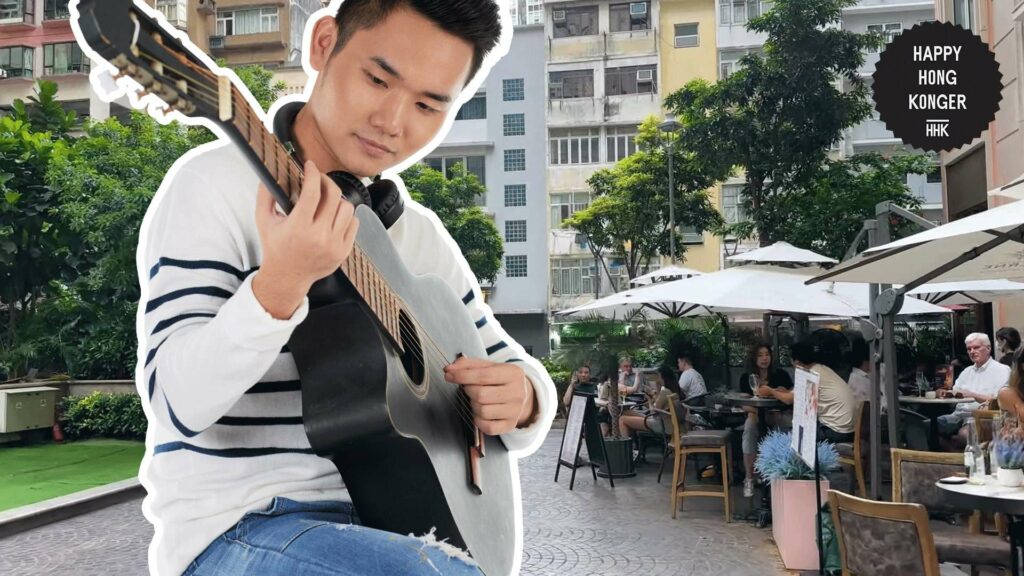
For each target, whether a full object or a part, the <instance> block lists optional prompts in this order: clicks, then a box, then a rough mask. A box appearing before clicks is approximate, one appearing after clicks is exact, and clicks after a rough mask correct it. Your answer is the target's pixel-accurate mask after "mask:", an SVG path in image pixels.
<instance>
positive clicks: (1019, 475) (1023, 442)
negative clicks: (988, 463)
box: [992, 417, 1024, 487]
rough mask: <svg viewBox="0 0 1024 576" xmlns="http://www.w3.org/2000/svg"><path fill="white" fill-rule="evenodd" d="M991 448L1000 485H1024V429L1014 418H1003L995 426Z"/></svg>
mask: <svg viewBox="0 0 1024 576" xmlns="http://www.w3.org/2000/svg"><path fill="white" fill-rule="evenodd" d="M994 432H995V434H994V435H993V436H994V437H993V439H992V448H993V451H994V452H995V457H996V462H997V463H998V464H999V468H998V469H997V470H996V481H997V482H998V483H999V484H1000V485H1002V486H1009V487H1017V486H1021V485H1024V430H1022V429H1021V427H1020V424H1019V423H1018V421H1017V419H1016V418H1009V417H1006V418H1003V419H1002V422H1001V423H1000V424H999V425H998V426H997V427H995V430H994Z"/></svg>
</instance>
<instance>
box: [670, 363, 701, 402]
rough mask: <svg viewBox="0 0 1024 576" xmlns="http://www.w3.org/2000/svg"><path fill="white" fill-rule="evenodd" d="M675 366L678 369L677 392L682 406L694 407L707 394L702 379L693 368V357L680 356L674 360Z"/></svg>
mask: <svg viewBox="0 0 1024 576" xmlns="http://www.w3.org/2000/svg"><path fill="white" fill-rule="evenodd" d="M676 366H677V367H678V368H679V390H680V391H681V392H682V393H681V394H680V396H679V397H680V399H681V400H682V401H683V403H684V404H688V405H690V406H694V405H696V403H698V402H700V401H701V400H702V399H703V398H704V396H707V394H708V387H707V386H706V385H705V384H704V377H703V376H701V375H700V372H697V369H696V368H694V367H693V356H691V355H689V354H686V353H684V354H682V355H680V356H679V357H678V358H676Z"/></svg>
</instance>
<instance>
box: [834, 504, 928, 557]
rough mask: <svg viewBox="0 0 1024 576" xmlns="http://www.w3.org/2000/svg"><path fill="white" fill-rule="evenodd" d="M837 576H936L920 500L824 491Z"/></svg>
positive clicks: (926, 514) (924, 511) (925, 517)
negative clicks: (838, 566) (832, 528)
mask: <svg viewBox="0 0 1024 576" xmlns="http://www.w3.org/2000/svg"><path fill="white" fill-rule="evenodd" d="M828 499H829V503H830V504H831V508H832V522H833V523H834V524H835V527H836V538H837V542H838V543H839V557H840V559H841V560H842V566H843V576H904V575H905V574H919V575H922V576H939V559H938V555H937V554H936V552H935V541H934V539H933V537H932V531H931V527H930V526H929V525H928V512H927V511H926V510H925V508H924V506H921V505H920V504H898V503H891V502H875V501H874V500H865V499H863V498H857V497H856V496H850V495H848V494H843V493H842V492H839V491H836V490H829V491H828Z"/></svg>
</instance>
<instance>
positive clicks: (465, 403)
mask: <svg viewBox="0 0 1024 576" xmlns="http://www.w3.org/2000/svg"><path fill="white" fill-rule="evenodd" d="M140 54H142V55H144V56H145V57H147V58H149V59H150V60H151V61H153V62H157V59H156V58H155V57H153V56H152V55H150V54H148V53H145V52H140ZM164 70H165V72H166V71H167V70H169V71H170V72H172V73H174V74H176V75H177V76H179V78H180V79H182V80H185V82H186V85H191V86H195V87H197V88H199V89H200V91H201V92H202V91H205V92H206V93H207V94H208V95H209V96H210V97H209V98H205V99H204V100H205V102H206V103H207V104H208V105H213V104H214V102H213V101H212V96H213V95H214V94H215V92H214V91H213V90H212V89H207V88H203V87H202V86H201V85H199V84H195V83H194V82H193V81H192V80H190V79H189V78H188V77H187V76H185V75H184V74H183V73H181V72H179V71H178V70H177V69H176V68H175V67H174V66H173V65H172V66H167V65H166V64H164ZM195 72H197V73H199V74H200V75H206V77H207V78H209V76H210V75H208V74H206V72H205V71H203V70H199V69H196V70H195ZM231 88H232V94H231V96H232V100H233V101H234V102H239V101H240V103H241V104H243V106H242V110H243V111H244V115H242V116H239V120H241V121H243V122H244V123H245V128H246V130H247V132H248V133H249V134H252V127H253V122H250V120H255V121H256V122H255V124H256V125H258V126H259V128H260V129H261V130H263V131H264V132H263V134H262V136H261V137H262V138H265V137H266V135H267V132H266V128H265V125H264V124H263V123H262V122H259V119H258V118H254V117H252V110H251V107H250V106H248V102H247V101H245V100H244V98H242V96H241V93H240V92H239V91H238V90H237V89H236V88H235V87H234V86H233V85H232V86H231ZM201 92H200V94H198V95H196V96H197V97H199V98H201V99H203V96H202V94H201ZM218 96H219V95H218ZM218 103H219V102H218ZM165 104H167V105H168V106H170V104H169V103H166V102H165ZM271 136H273V135H272V134H271ZM275 140H277V139H276V137H275ZM250 144H251V143H250ZM279 144H280V140H277V145H279ZM287 158H288V159H289V160H290V162H289V164H290V165H291V166H292V167H293V168H295V169H296V171H297V174H296V176H297V177H301V176H302V175H303V173H302V171H301V169H300V168H299V167H298V166H297V165H296V164H297V163H295V162H294V158H292V157H291V156H290V155H288V156H287ZM268 171H269V170H268ZM274 171H275V172H276V171H277V168H276V167H275V170H274ZM277 176H278V177H280V175H277ZM288 176H289V177H290V176H291V174H289V175H288ZM366 261H367V262H368V263H369V264H370V266H371V267H372V268H373V270H374V272H376V273H377V276H378V277H380V278H381V279H382V280H383V276H382V275H380V271H379V270H378V269H377V267H376V265H375V264H374V263H373V261H372V260H370V259H369V258H367V259H366ZM383 283H384V285H385V286H386V285H387V282H383ZM392 294H393V295H394V297H395V298H396V300H398V301H399V302H401V303H402V304H403V305H404V306H403V308H405V309H408V304H407V303H406V302H405V301H404V300H403V299H402V298H401V297H400V296H398V294H396V293H393V292H392ZM364 300H365V299H364ZM406 316H407V317H408V318H409V320H405V319H404V318H403V317H402V315H399V321H400V322H404V325H405V327H406V329H407V330H410V331H412V332H416V333H419V334H422V335H423V336H425V337H426V339H427V340H428V341H429V344H430V346H431V348H433V350H432V351H431V350H430V349H428V348H424V351H427V352H432V353H433V357H434V360H435V361H437V362H438V363H439V364H441V365H443V366H447V365H449V364H450V362H448V360H447V357H446V356H445V355H444V353H443V352H442V351H441V350H440V349H439V345H438V344H437V343H436V341H434V339H433V338H432V337H431V336H430V334H429V333H428V332H427V331H426V330H424V329H423V327H422V325H420V323H419V321H418V320H416V318H415V317H414V316H411V315H408V314H407V315H406ZM410 320H411V322H412V323H410ZM416 328H419V329H418V330H416ZM410 353H411V354H412V355H413V356H414V357H415V358H416V359H417V360H418V361H419V362H420V363H421V364H422V365H423V366H424V367H426V365H427V364H426V362H425V359H424V358H423V356H422V355H421V354H419V353H418V352H417V350H416V349H415V347H413V348H412V350H410ZM445 382H446V383H447V380H445ZM458 386H459V385H457V384H453V387H452V388H450V389H449V388H446V387H444V386H441V387H440V391H441V393H442V395H444V396H446V398H447V399H448V400H449V401H450V402H452V404H453V405H454V406H455V407H456V409H457V411H458V412H459V413H460V416H461V417H462V419H463V421H464V423H466V424H468V425H472V411H471V409H470V406H469V399H468V398H467V397H466V395H465V394H462V393H460V392H461V390H460V389H459V388H458ZM453 391H454V394H453V393H452V392H453Z"/></svg>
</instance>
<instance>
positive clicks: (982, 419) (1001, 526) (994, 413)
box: [970, 401, 1006, 536]
mask: <svg viewBox="0 0 1024 576" xmlns="http://www.w3.org/2000/svg"><path fill="white" fill-rule="evenodd" d="M989 404H991V401H990V402H989ZM1001 414H1002V412H1001V411H1000V410H999V409H998V408H996V409H995V410H992V409H985V408H982V409H979V410H975V411H974V412H973V414H972V415H973V416H974V432H975V433H976V434H977V436H978V444H980V445H981V447H982V450H985V452H986V453H987V452H988V446H989V444H990V443H991V442H992V436H993V433H994V430H993V428H992V426H993V424H994V422H995V418H997V417H999V416H1000V415H1001ZM989 466H991V464H989ZM986 469H987V468H986ZM989 518H992V519H993V520H992V521H993V523H994V524H995V528H994V529H993V530H987V529H986V528H985V524H986V520H987V519H989ZM970 529H971V532H972V533H975V534H997V535H1003V536H1005V535H1006V517H1005V516H1003V515H1002V514H994V515H992V514H987V513H985V514H983V513H978V514H975V515H974V516H971V523H970Z"/></svg>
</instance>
